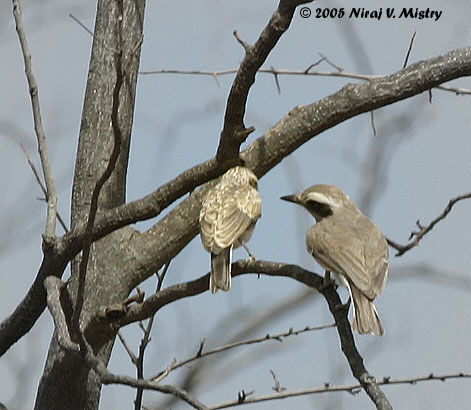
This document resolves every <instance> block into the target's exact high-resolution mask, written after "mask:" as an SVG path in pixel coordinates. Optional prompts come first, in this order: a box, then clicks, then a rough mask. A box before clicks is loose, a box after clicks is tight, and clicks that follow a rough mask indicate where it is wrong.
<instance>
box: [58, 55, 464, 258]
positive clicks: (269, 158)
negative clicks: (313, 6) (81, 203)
mask: <svg viewBox="0 0 471 410" xmlns="http://www.w3.org/2000/svg"><path fill="white" fill-rule="evenodd" d="M469 75H471V48H463V49H459V50H454V51H451V52H449V53H447V54H444V55H441V56H439V57H435V58H432V59H429V60H425V61H421V62H418V63H415V64H412V65H410V66H409V67H407V68H405V69H403V70H400V71H398V72H396V73H394V74H391V75H388V76H382V77H377V78H373V79H371V80H370V81H367V82H365V83H361V84H348V85H347V86H345V87H343V88H342V89H341V90H340V91H338V92H337V93H335V94H332V95H330V96H328V97H326V98H324V99H322V100H320V101H318V102H315V103H313V104H310V105H306V106H300V107H295V108H294V109H293V110H292V111H291V112H290V113H289V114H288V115H287V116H285V117H284V118H282V119H281V120H280V121H279V122H278V124H276V125H275V126H273V127H272V128H271V129H270V130H269V131H268V132H267V133H266V134H264V135H263V136H261V137H260V138H258V139H257V140H256V141H254V142H253V143H252V144H251V145H250V146H249V147H248V148H247V149H246V150H244V151H243V152H242V153H241V156H242V158H243V159H244V160H245V162H246V164H247V166H248V167H249V168H251V169H252V170H254V171H255V173H256V174H257V176H258V177H262V176H263V175H265V174H266V173H267V172H268V171H269V170H270V169H272V168H273V167H274V166H276V165H277V164H278V163H279V162H281V160H282V159H283V158H285V157H286V156H288V155H289V154H291V153H292V152H293V151H295V150H296V149H297V148H299V147H300V146H301V145H302V144H304V143H305V142H307V141H309V140H310V139H311V138H313V137H315V136H317V135H319V134H320V133H321V132H323V131H325V130H327V129H329V128H331V127H333V126H335V125H337V124H340V123H341V122H343V121H345V120H347V119H349V118H352V117H354V116H356V115H358V114H361V113H365V112H368V111H371V110H373V109H377V108H380V107H383V106H386V105H388V104H392V103H394V102H397V101H400V100H403V99H405V98H408V97H411V96H413V95H417V94H420V93H422V92H424V91H426V90H429V89H432V88H434V87H436V86H438V85H439V84H442V83H444V82H447V81H450V80H452V79H456V78H459V77H463V76H469ZM222 172H224V169H222V170H221V169H220V168H219V167H218V166H217V163H216V160H215V159H214V158H213V159H211V160H208V161H206V162H204V163H202V164H199V165H197V166H195V167H193V168H191V169H189V170H186V171H185V172H184V173H182V174H181V175H179V176H178V177H176V178H174V179H173V180H171V181H170V182H168V183H167V184H164V185H163V186H161V187H160V188H158V189H157V190H156V191H155V192H153V193H152V194H150V195H148V196H146V197H144V198H142V199H139V200H137V201H134V202H131V203H129V204H124V205H121V206H118V207H116V208H113V209H109V210H106V211H104V212H102V213H101V214H100V215H98V216H97V220H96V223H95V227H94V235H93V236H94V240H98V239H100V238H102V237H104V236H105V235H107V234H109V233H111V232H113V231H115V230H116V229H119V228H121V227H123V226H126V225H128V224H131V223H136V222H139V221H143V220H146V219H149V218H151V217H155V216H157V215H159V214H160V213H161V212H162V211H163V210H164V209H165V208H166V207H167V206H169V205H170V204H171V203H173V202H174V201H175V200H177V199H178V198H180V197H181V196H182V195H184V194H185V193H187V192H191V191H192V190H193V189H195V188H196V187H198V186H199V185H201V184H203V183H205V182H207V181H209V180H210V179H211V177H216V176H218V175H220V174H221V173H222ZM187 201H188V200H187ZM193 205H194V204H193V203H191V201H190V203H186V201H184V202H183V203H182V204H181V205H179V206H178V207H177V208H179V209H180V211H181V212H183V213H185V212H186V211H188V209H189V207H190V206H193ZM198 212H199V210H195V212H194V215H193V218H197V214H198ZM164 219H165V218H164ZM188 225H189V226H191V223H188ZM83 234H84V232H83V230H80V231H76V232H70V233H69V234H68V235H66V236H65V237H64V241H63V246H65V247H68V248H69V249H70V250H71V251H72V252H74V253H75V252H77V253H78V252H79V251H80V237H81V236H82V235H83ZM195 234H196V232H195ZM175 243H176V244H177V243H178V241H175ZM181 245H182V246H181V248H180V244H178V245H177V246H178V248H179V249H182V248H183V247H184V246H186V243H182V244H181ZM153 246H155V244H154V245H153ZM178 251H179V250H178ZM178 251H177V253H178ZM156 252H157V251H156ZM162 265H163V263H162ZM162 265H160V267H161V266H162Z"/></svg>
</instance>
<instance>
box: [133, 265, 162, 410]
mask: <svg viewBox="0 0 471 410" xmlns="http://www.w3.org/2000/svg"><path fill="white" fill-rule="evenodd" d="M169 267H170V262H168V263H167V264H166V265H165V268H164V270H163V271H162V273H161V274H160V275H159V274H158V273H157V289H156V290H155V291H156V292H159V291H160V290H161V289H162V285H163V282H164V279H165V276H166V275H167V272H168V268H169ZM154 318H155V315H152V316H151V317H150V318H149V321H148V322H147V326H146V327H145V329H144V336H143V337H142V340H141V344H140V345H139V356H138V357H137V361H136V362H135V364H136V368H137V378H138V379H143V378H144V355H145V352H146V348H147V345H148V344H149V342H150V333H151V331H152V326H153V324H154ZM159 381H160V380H159ZM143 393H144V390H143V389H142V388H137V390H136V399H135V400H134V408H135V410H140V409H141V406H142V396H143Z"/></svg>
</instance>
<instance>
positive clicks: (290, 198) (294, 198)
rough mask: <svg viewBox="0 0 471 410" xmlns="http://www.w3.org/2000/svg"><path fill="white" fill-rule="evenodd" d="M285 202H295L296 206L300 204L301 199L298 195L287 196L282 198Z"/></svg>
mask: <svg viewBox="0 0 471 410" xmlns="http://www.w3.org/2000/svg"><path fill="white" fill-rule="evenodd" d="M280 199H282V200H283V201H288V202H294V203H295V204H298V203H299V199H298V197H297V196H296V195H285V196H282V197H280Z"/></svg>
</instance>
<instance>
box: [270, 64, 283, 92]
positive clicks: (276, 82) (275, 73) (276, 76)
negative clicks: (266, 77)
mask: <svg viewBox="0 0 471 410" xmlns="http://www.w3.org/2000/svg"><path fill="white" fill-rule="evenodd" d="M270 69H271V70H272V72H273V77H274V78H275V84H276V89H277V90H278V95H281V87H280V81H279V79H278V73H277V71H276V70H275V68H274V67H273V66H270Z"/></svg>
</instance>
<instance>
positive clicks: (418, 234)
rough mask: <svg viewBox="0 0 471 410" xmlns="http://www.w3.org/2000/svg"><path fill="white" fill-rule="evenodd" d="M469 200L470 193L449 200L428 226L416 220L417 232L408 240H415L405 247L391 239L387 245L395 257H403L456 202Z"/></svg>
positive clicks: (444, 216) (413, 232)
mask: <svg viewBox="0 0 471 410" xmlns="http://www.w3.org/2000/svg"><path fill="white" fill-rule="evenodd" d="M469 198H471V192H469V193H467V194H463V195H458V196H457V197H455V198H452V199H450V201H449V202H448V205H447V206H446V208H445V209H444V210H443V212H442V213H441V214H440V215H439V216H437V217H436V218H435V219H434V220H433V221H432V222H430V224H429V225H427V226H422V224H421V223H420V221H419V220H418V221H417V222H416V224H417V227H418V228H419V231H412V232H411V234H410V237H409V239H412V238H414V237H415V239H414V240H413V241H411V242H409V243H408V244H407V245H400V244H398V243H396V242H394V241H392V240H391V239H388V244H389V245H390V246H392V247H393V248H394V249H396V250H397V251H398V252H397V253H396V256H402V255H404V253H406V252H407V251H409V250H410V249H412V248H414V247H415V246H417V245H418V244H419V242H420V240H421V239H422V238H423V237H424V236H425V235H426V234H427V233H429V232H430V231H431V230H432V229H433V227H434V226H435V225H436V224H437V223H438V222H440V221H441V220H443V219H445V218H446V216H447V215H448V214H449V213H450V212H451V209H452V208H453V206H454V205H455V204H456V203H457V202H458V201H461V200H463V199H469Z"/></svg>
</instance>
